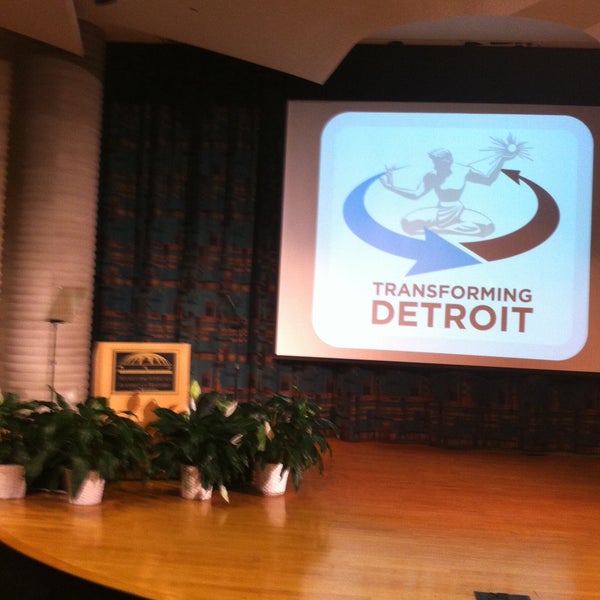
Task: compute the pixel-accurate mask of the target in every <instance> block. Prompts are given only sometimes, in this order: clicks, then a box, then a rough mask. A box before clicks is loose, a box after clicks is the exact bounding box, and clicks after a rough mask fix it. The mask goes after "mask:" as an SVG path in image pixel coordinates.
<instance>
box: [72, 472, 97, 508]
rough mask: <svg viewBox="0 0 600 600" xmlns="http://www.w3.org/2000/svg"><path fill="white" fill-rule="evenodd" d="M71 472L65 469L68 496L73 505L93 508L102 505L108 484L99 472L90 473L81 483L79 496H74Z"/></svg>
mask: <svg viewBox="0 0 600 600" xmlns="http://www.w3.org/2000/svg"><path fill="white" fill-rule="evenodd" d="M71 474H72V473H71V471H70V470H69V469H65V481H66V488H67V495H68V498H69V502H70V503H71V504H77V505H78V506H93V505H95V504H100V503H101V502H102V498H103V496H104V484H105V483H106V482H105V480H104V479H102V477H100V474H99V473H98V471H90V472H89V473H88V475H87V477H86V478H85V479H84V480H83V482H82V483H81V486H80V487H79V490H78V491H77V494H73V492H72V486H71Z"/></svg>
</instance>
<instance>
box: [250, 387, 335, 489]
mask: <svg viewBox="0 0 600 600" xmlns="http://www.w3.org/2000/svg"><path fill="white" fill-rule="evenodd" d="M255 408H256V411H255V414H256V415H257V417H258V419H259V421H260V424H259V427H258V429H257V443H256V452H255V454H254V461H255V469H254V485H255V486H256V487H257V488H258V489H259V490H260V491H261V492H262V493H263V494H265V495H279V494H283V493H284V492H285V489H286V484H287V479H288V475H289V474H291V476H292V482H293V484H294V488H295V489H296V491H297V490H298V489H299V488H300V485H301V484H302V477H303V474H304V471H306V470H308V469H310V468H312V467H315V466H316V467H318V469H319V472H320V473H322V472H323V469H324V465H323V454H324V453H325V452H327V451H329V453H331V446H330V445H329V441H328V437H327V435H328V432H330V433H333V434H334V435H335V436H337V435H338V428H337V426H336V425H335V424H334V423H333V422H332V421H330V420H329V419H326V418H324V417H323V416H322V415H321V408H320V406H319V405H318V404H317V403H316V402H315V401H314V400H311V399H310V398H308V397H307V396H305V395H303V394H301V393H296V394H295V395H293V396H287V395H282V394H274V395H273V396H271V397H270V398H267V399H263V400H258V401H256V402H255Z"/></svg>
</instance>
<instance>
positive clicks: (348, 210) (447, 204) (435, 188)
mask: <svg viewBox="0 0 600 600" xmlns="http://www.w3.org/2000/svg"><path fill="white" fill-rule="evenodd" d="M495 144H496V147H494V148H490V149H488V150H489V151H490V152H492V153H493V154H494V156H492V162H493V166H492V167H491V168H490V169H489V171H488V172H483V171H481V170H478V169H476V168H475V163H470V164H469V165H466V166H463V165H454V164H453V157H452V154H451V153H450V151H449V150H447V149H439V150H435V151H432V152H429V157H430V158H431V159H432V161H433V170H432V171H429V172H427V173H426V174H425V175H424V177H423V179H422V181H421V182H420V184H419V186H418V187H417V188H416V189H414V190H410V189H408V188H402V187H398V186H396V185H394V179H393V173H394V171H396V170H398V169H399V168H398V167H389V168H386V171H385V174H383V173H380V174H378V175H375V176H374V177H370V178H369V179H367V180H366V181H364V182H362V183H361V184H359V185H358V186H357V187H356V188H354V190H352V192H351V193H350V194H349V195H348V198H347V199H346V202H345V203H344V219H345V220H346V223H347V225H348V227H349V228H350V229H351V230H352V231H353V232H354V233H355V234H356V235H357V236H358V237H359V238H361V239H362V240H364V241H365V242H366V243H367V244H370V245H372V246H373V247H375V248H378V249H380V250H383V251H384V252H388V253H390V254H395V255H397V256H402V257H405V258H408V259H412V260H415V264H414V266H413V267H412V268H411V269H410V271H409V272H408V274H409V275H414V274H418V273H427V272H430V271H439V270H442V269H451V268H454V267H463V266H467V265H472V264H478V263H480V262H481V260H480V259H485V260H501V259H503V258H509V257H511V256H516V255H517V254H520V253H522V252H527V251H528V250H531V249H533V248H535V247H536V246H538V245H539V244H541V243H542V242H544V241H545V240H546V239H547V238H548V237H550V236H551V235H552V233H553V232H554V230H555V229H556V227H557V226H558V222H559V218H560V213H559V210H558V206H557V204H556V202H555V201H554V199H553V198H552V196H551V195H550V194H549V193H548V192H547V191H546V190H545V189H544V188H542V187H541V186H539V185H538V184H536V183H534V182H533V181H531V180H529V179H527V178H526V177H523V176H522V175H521V173H520V172H519V171H516V170H508V169H502V165H503V164H504V162H506V161H507V160H511V159H513V158H516V157H528V156H529V154H528V150H529V149H528V147H527V145H526V144H525V143H517V142H516V141H515V140H514V138H513V137H512V136H511V135H509V136H508V138H507V139H506V141H503V140H495ZM500 172H502V173H504V174H505V175H506V176H507V177H509V178H511V179H512V180H513V181H514V182H515V183H516V184H517V185H518V184H520V183H521V182H524V183H525V184H526V185H528V186H529V187H530V189H531V190H532V193H533V194H534V195H535V198H536V201H537V209H536V212H535V214H534V216H533V218H532V219H531V220H530V221H529V222H528V223H526V224H524V225H523V226H522V227H519V228H518V229H517V230H515V231H512V232H510V233H508V234H506V235H503V236H501V237H497V238H493V239H490V240H486V241H479V242H466V243H463V244H462V246H463V247H464V248H466V249H468V250H470V251H471V253H467V252H465V251H464V250H462V249H461V248H460V247H459V246H454V245H452V244H451V243H448V242H446V240H445V239H444V238H443V237H441V236H440V234H441V235H443V234H459V235H463V236H473V237H481V238H485V237H488V236H490V235H491V234H492V233H493V232H494V229H495V225H494V223H493V222H492V221H491V220H490V219H489V218H488V217H487V216H485V215H484V214H482V213H480V212H477V211H475V210H472V209H469V208H466V207H465V206H464V205H463V203H462V202H461V200H460V198H461V195H462V192H463V190H464V188H465V186H466V185H467V183H469V182H474V183H478V184H485V185H491V184H493V182H494V181H495V180H496V178H497V177H498V175H499V174H500ZM377 180H379V181H380V182H381V183H382V184H383V185H384V187H385V188H387V189H388V190H390V191H392V192H395V193H396V194H399V195H400V196H403V197H405V198H409V199H414V200H417V199H419V198H421V197H423V196H426V195H427V194H429V192H434V193H435V195H436V196H437V199H438V202H437V204H436V205H435V206H430V207H426V208H422V209H418V210H416V211H414V212H410V213H408V214H407V215H406V216H405V217H404V218H403V219H402V229H403V230H404V231H405V232H406V233H407V234H409V235H410V236H414V235H424V239H416V238H414V237H409V236H406V235H402V234H399V233H395V232H394V231H391V230H390V229H387V228H386V227H385V226H383V225H382V224H380V223H378V222H377V221H376V220H375V219H374V218H373V217H371V215H370V214H369V213H368V211H367V209H366V206H365V195H366V192H367V190H368V189H369V187H370V186H371V185H372V184H373V183H374V182H375V181H377Z"/></svg>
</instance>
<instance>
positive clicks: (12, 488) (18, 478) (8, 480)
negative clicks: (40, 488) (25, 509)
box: [0, 465, 27, 500]
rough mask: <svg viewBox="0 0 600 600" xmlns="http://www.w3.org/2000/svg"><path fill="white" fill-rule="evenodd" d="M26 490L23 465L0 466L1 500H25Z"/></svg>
mask: <svg viewBox="0 0 600 600" xmlns="http://www.w3.org/2000/svg"><path fill="white" fill-rule="evenodd" d="M26 488H27V485H26V483H25V468H24V467H23V466H22V465H0V499H2V500H10V499H14V498H24V497H25V491H26Z"/></svg>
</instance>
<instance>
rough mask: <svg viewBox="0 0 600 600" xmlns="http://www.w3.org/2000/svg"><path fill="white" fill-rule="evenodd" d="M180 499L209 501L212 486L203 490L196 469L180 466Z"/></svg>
mask: <svg viewBox="0 0 600 600" xmlns="http://www.w3.org/2000/svg"><path fill="white" fill-rule="evenodd" d="M181 497H182V498H186V499H187V500H210V499H211V498H212V485H211V486H209V487H207V488H205V487H204V486H203V485H202V478H201V477H200V473H199V472H198V468H197V467H193V466H191V465H181Z"/></svg>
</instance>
